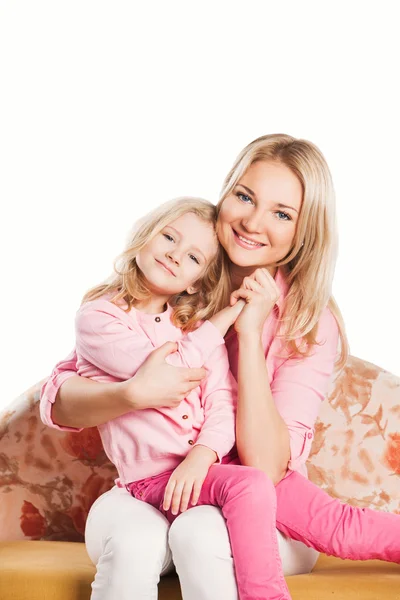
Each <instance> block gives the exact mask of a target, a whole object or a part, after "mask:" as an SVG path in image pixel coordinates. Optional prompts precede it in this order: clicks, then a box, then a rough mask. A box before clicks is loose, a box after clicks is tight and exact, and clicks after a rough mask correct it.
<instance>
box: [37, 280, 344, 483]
mask: <svg viewBox="0 0 400 600" xmlns="http://www.w3.org/2000/svg"><path fill="white" fill-rule="evenodd" d="M275 281H276V283H277V285H278V287H279V288H280V290H281V292H282V294H281V297H280V299H279V300H278V302H277V305H276V306H275V307H274V310H273V311H271V313H270V315H269V317H268V319H267V320H266V322H265V325H264V329H263V334H262V340H263V346H264V351H265V360H266V364H267V370H268V376H269V381H270V385H271V391H272V396H273V398H274V401H275V404H276V407H277V409H278V411H279V413H280V415H281V416H282V418H283V420H284V421H285V423H286V425H287V427H288V430H289V435H290V450H291V457H290V461H289V465H288V468H289V469H292V470H297V471H299V472H301V473H302V474H304V475H305V476H307V469H306V465H305V462H306V460H307V458H308V456H309V453H310V449H311V444H312V441H313V437H314V424H315V420H316V418H317V416H318V412H319V408H320V404H321V402H322V400H323V399H324V398H325V396H326V393H327V391H328V387H329V384H330V381H331V378H332V373H333V368H334V362H335V359H336V356H337V348H338V337H339V332H338V326H337V323H336V320H335V318H334V317H333V315H332V313H331V311H330V310H329V309H328V308H326V309H325V310H324V311H323V313H322V315H321V318H320V321H319V326H318V334H317V341H318V343H319V345H316V346H314V347H313V351H312V353H311V356H309V357H307V358H304V359H295V358H291V359H285V358H284V357H281V356H279V355H282V354H284V352H283V349H282V346H281V341H280V340H279V338H278V337H277V336H276V327H277V319H278V316H279V313H280V311H281V310H282V306H283V303H284V300H285V297H286V295H287V291H288V290H287V284H286V281H285V279H284V277H283V276H282V273H281V270H278V272H277V275H276V278H275ZM117 310H118V309H117ZM136 313H137V314H139V315H143V319H144V320H146V321H147V320H149V323H150V321H151V319H154V318H155V317H156V315H144V313H138V311H136ZM124 314H125V313H124ZM158 316H159V317H160V318H161V319H162V318H164V319H165V318H166V317H167V313H163V314H162V315H158ZM168 319H169V316H168ZM151 325H152V327H153V329H154V328H155V325H154V322H152V323H151ZM205 327H208V330H209V332H210V334H211V331H212V332H213V335H214V336H215V335H216V333H215V332H216V329H215V328H214V327H213V326H212V325H211V324H210V323H207V322H206V323H205V324H203V325H202V326H201V328H200V329H199V330H197V331H196V332H193V333H192V334H190V335H191V336H192V338H193V335H194V334H197V335H199V333H198V332H200V335H202V334H201V330H202V328H204V329H205ZM157 331H158V330H157ZM172 331H173V332H174V336H175V337H172ZM172 331H171V336H170V337H169V338H168V339H169V340H173V341H175V340H176V339H178V337H179V330H177V329H176V328H174V327H172ZM147 335H149V334H148V333H147ZM176 336H177V337H176ZM205 337H206V336H205ZM195 338H196V335H195ZM213 339H215V342H216V338H213ZM164 341H166V340H165V339H163V341H161V339H160V340H157V342H158V344H157V345H160V344H162V343H163V342H164ZM191 341H193V339H192V340H191ZM188 344H189V341H188ZM226 347H227V350H228V355H229V362H230V366H231V370H232V373H233V375H234V377H235V378H236V377H237V361H238V340H237V336H236V335H235V333H234V332H231V333H230V334H228V336H227V338H226ZM217 348H219V349H220V350H219V352H221V349H222V348H224V346H217ZM152 349H153V348H152ZM198 351H199V352H201V350H198ZM205 351H207V350H206V349H205ZM217 351H218V350H217ZM221 356H224V353H223V352H221ZM181 357H182V353H181ZM211 357H212V355H211ZM128 358H129V360H130V359H132V360H133V359H134V357H133V356H129V357H128ZM182 359H183V357H182ZM199 359H200V355H199ZM183 360H184V359H183ZM214 363H215V357H214V358H213V359H212V360H211V358H210V359H209V363H208V365H207V363H205V365H206V367H207V368H209V367H210V366H213V364H214ZM181 364H182V363H181ZM198 364H199V363H197V364H196V366H198ZM79 368H85V367H84V365H83V364H81V365H79V364H78V361H77V356H76V353H75V352H72V353H71V354H70V355H69V356H68V357H67V358H66V359H65V360H63V361H61V362H60V363H58V364H57V366H56V367H55V369H54V371H53V373H52V374H51V376H50V377H49V379H48V380H47V382H46V383H45V385H44V386H43V389H42V395H41V416H42V420H43V422H44V423H45V424H47V425H49V426H50V427H55V428H56V429H63V430H69V431H76V429H74V428H70V427H60V426H58V425H56V424H55V423H54V422H53V421H52V418H51V408H52V405H53V403H54V401H55V398H56V394H57V391H58V389H59V387H60V386H61V385H62V383H63V382H64V381H65V380H66V379H68V378H69V377H71V376H73V375H75V374H76V372H77V371H78V369H79ZM215 376H216V377H217V373H216V374H215ZM228 381H229V378H228ZM186 405H187V404H186V401H184V406H186ZM179 409H180V406H179V407H178V408H177V409H165V410H166V414H169V415H171V413H174V411H178V412H177V414H181V413H179ZM148 410H152V409H148ZM138 412H140V413H144V412H147V411H138ZM129 414H130V415H131V414H134V413H129ZM135 414H136V413H135ZM185 414H186V413H185ZM182 416H183V414H181V417H180V419H179V418H176V419H174V421H173V423H174V426H176V424H178V425H179V426H178V427H177V428H176V432H178V434H180V432H181V431H182V433H183V432H185V434H184V435H186V438H185V437H184V435H183V437H182V439H184V440H185V442H188V438H189V439H193V440H194V437H193V436H192V437H191V434H190V431H188V430H187V429H184V428H185V427H186V426H187V425H188V423H187V421H188V419H186V420H184V419H182ZM123 419H124V417H119V419H115V421H119V420H123ZM110 423H112V422H110ZM107 425H108V424H105V425H102V426H100V427H99V430H100V433H101V431H102V428H103V429H104V428H106V427H107ZM199 427H201V426H199ZM182 428H183V429H182ZM193 431H195V430H194V428H192V432H193ZM196 431H197V432H199V430H196ZM102 437H103V436H102ZM177 437H179V435H178V436H177ZM195 441H197V443H200V442H199V439H198V438H196V440H195ZM103 442H104V437H103ZM205 445H209V444H208V443H206V444H205ZM217 453H218V452H217ZM218 454H219V456H221V454H220V453H218ZM178 462H179V461H178ZM117 467H118V465H117ZM145 476H146V475H145ZM136 479H137V477H136Z"/></svg>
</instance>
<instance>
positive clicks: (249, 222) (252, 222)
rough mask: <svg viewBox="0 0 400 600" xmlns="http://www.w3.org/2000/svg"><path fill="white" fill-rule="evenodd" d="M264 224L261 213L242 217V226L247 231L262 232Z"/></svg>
mask: <svg viewBox="0 0 400 600" xmlns="http://www.w3.org/2000/svg"><path fill="white" fill-rule="evenodd" d="M264 225H265V224H264V215H262V214H261V213H258V214H257V213H253V214H252V215H251V216H249V217H247V218H246V219H242V226H243V228H244V229H246V231H248V232H249V233H263V230H264V229H265V227H264Z"/></svg>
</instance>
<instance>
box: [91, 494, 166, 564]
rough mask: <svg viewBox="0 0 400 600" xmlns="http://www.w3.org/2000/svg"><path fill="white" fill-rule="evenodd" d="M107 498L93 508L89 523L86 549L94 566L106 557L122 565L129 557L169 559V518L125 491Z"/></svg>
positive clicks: (109, 495)
mask: <svg viewBox="0 0 400 600" xmlns="http://www.w3.org/2000/svg"><path fill="white" fill-rule="evenodd" d="M107 494H108V496H106V495H104V498H103V497H101V498H100V499H99V500H98V501H97V504H96V505H94V506H93V507H92V509H91V511H90V514H89V517H88V520H87V523H86V531H85V541H86V548H87V551H88V554H89V556H90V559H91V560H92V562H93V563H94V564H97V562H98V560H99V559H100V557H101V556H102V555H103V554H105V553H110V555H112V556H113V560H118V561H122V560H123V559H124V557H125V556H130V557H131V558H133V557H137V558H141V557H144V556H146V557H147V556H150V557H154V558H156V559H157V558H160V559H164V558H165V557H167V555H168V553H169V548H168V529H169V524H168V521H167V520H166V519H165V517H164V516H163V515H162V514H161V513H160V512H159V511H158V510H156V509H155V508H154V507H152V506H150V505H148V504H146V503H144V502H141V501H140V500H136V499H135V498H132V496H130V495H129V494H128V493H127V492H126V491H125V490H117V491H114V490H111V491H110V492H107ZM140 562H141V561H140Z"/></svg>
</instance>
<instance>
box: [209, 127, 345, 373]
mask: <svg viewBox="0 0 400 600" xmlns="http://www.w3.org/2000/svg"><path fill="white" fill-rule="evenodd" d="M261 160H267V161H276V162H279V163H282V164H284V165H286V166H287V167H288V168H289V169H291V171H292V172H293V173H294V174H295V175H296V176H297V177H298V179H299V180H300V182H301V184H302V187H303V203H302V208H301V211H300V216H299V220H298V224H297V228H296V234H295V237H294V240H293V246H292V248H291V249H290V251H289V253H288V254H287V255H286V256H285V257H284V258H283V259H282V260H280V261H279V262H277V263H276V264H275V266H276V267H281V268H282V269H283V272H284V275H285V279H286V281H287V283H288V286H289V291H288V295H287V297H286V301H285V306H284V308H283V314H282V315H281V317H280V330H279V331H280V333H281V335H282V337H283V340H284V344H286V347H287V350H288V351H289V355H290V356H292V355H297V356H308V355H309V354H310V351H311V349H312V346H313V345H315V344H317V341H316V334H317V329H318V321H319V319H320V317H321V314H322V311H323V310H324V309H325V307H327V306H328V307H329V309H330V310H331V312H332V314H333V316H334V318H335V319H336V322H337V324H338V328H339V338H340V355H339V358H338V360H337V363H336V367H337V368H338V369H341V368H343V366H344V364H345V362H346V360H347V357H348V353H349V348H348V342H347V337H346V333H345V328H344V323H343V318H342V315H341V313H340V310H339V307H338V306H337V304H336V302H335V300H334V298H333V296H332V280H333V275H334V270H335V264H336V258H337V227H336V212H335V193H334V189H333V183H332V178H331V174H330V171H329V168H328V165H327V164H326V161H325V158H324V156H323V155H322V153H321V151H320V150H319V149H318V148H317V147H316V146H315V145H314V144H312V143H311V142H309V141H307V140H303V139H296V138H294V137H292V136H290V135H285V134H272V135H265V136H262V137H259V138H257V139H256V140H254V141H252V142H251V143H250V144H248V146H246V147H245V148H244V149H243V150H242V152H241V153H240V154H239V156H238V157H237V159H236V161H235V164H234V165H233V167H232V169H231V170H230V172H229V173H228V176H227V177H226V179H225V182H224V185H223V188H222V191H221V197H220V200H219V203H218V205H217V209H218V213H219V211H220V209H221V206H222V203H223V201H224V200H225V198H226V197H227V196H228V195H229V194H230V193H231V192H232V190H233V188H234V187H235V185H236V184H237V182H238V181H239V179H240V178H241V177H242V176H243V175H244V174H245V173H246V171H247V169H248V168H249V167H250V166H251V165H252V164H253V163H255V162H257V161H261ZM304 346H305V348H304ZM301 347H303V349H302V348H301Z"/></svg>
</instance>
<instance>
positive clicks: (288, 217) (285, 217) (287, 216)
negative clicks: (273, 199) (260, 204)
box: [276, 210, 292, 221]
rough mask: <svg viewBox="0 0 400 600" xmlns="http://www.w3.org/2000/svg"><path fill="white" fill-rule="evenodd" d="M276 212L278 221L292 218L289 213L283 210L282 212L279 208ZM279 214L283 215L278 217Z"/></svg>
mask: <svg viewBox="0 0 400 600" xmlns="http://www.w3.org/2000/svg"><path fill="white" fill-rule="evenodd" d="M276 214H277V215H278V216H279V220H280V221H291V220H292V217H291V216H290V215H288V214H287V213H285V212H282V211H281V210H278V212H277V213H276ZM280 215H283V219H282V218H281V217H280Z"/></svg>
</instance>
